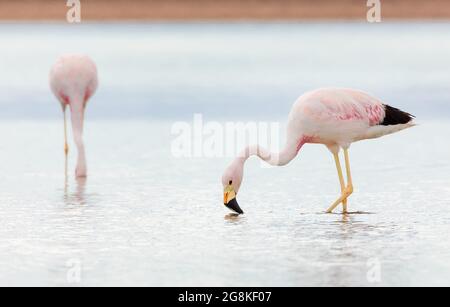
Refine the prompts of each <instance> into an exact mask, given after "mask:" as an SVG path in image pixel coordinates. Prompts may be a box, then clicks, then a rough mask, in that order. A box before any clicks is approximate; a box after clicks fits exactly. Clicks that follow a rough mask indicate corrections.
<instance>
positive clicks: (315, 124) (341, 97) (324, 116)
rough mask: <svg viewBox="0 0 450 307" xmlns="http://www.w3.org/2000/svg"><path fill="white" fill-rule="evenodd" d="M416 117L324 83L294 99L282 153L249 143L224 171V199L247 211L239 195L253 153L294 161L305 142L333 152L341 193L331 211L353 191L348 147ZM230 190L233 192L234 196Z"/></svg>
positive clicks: (276, 160) (281, 163)
mask: <svg viewBox="0 0 450 307" xmlns="http://www.w3.org/2000/svg"><path fill="white" fill-rule="evenodd" d="M413 118H414V116H412V115H411V114H409V113H406V112H403V111H401V110H399V109H396V108H393V107H391V106H389V105H387V104H384V103H383V102H382V101H381V100H379V99H377V98H375V97H372V96H371V95H369V94H367V93H364V92H362V91H359V90H353V89H341V88H324V89H319V90H315V91H311V92H308V93H306V94H304V95H303V96H301V97H300V98H299V99H298V100H297V101H296V102H295V104H294V106H293V108H292V110H291V113H290V115H289V121H288V125H287V141H286V145H285V147H284V149H283V150H282V151H281V152H279V153H271V152H268V151H267V150H266V149H264V148H262V147H260V146H259V145H254V146H249V147H247V148H246V149H245V150H244V151H243V152H242V153H241V154H240V155H239V156H238V157H237V158H236V159H235V160H234V161H233V163H232V164H231V165H230V166H229V167H228V168H227V169H226V170H225V172H224V175H223V176H222V184H223V186H224V203H225V205H226V206H227V207H228V208H229V209H232V210H233V211H235V212H238V213H242V209H240V207H239V205H238V204H237V202H236V199H235V198H236V195H237V193H238V192H239V189H240V187H241V184H242V180H243V175H244V165H245V162H246V161H247V159H249V158H250V157H251V156H258V157H259V158H261V159H262V160H264V161H266V162H267V163H269V164H271V165H273V166H284V165H287V164H288V163H289V162H290V161H292V160H293V159H294V158H295V157H296V156H297V155H298V153H299V151H300V150H301V148H302V147H303V146H304V145H305V144H323V145H325V146H327V147H328V149H329V150H330V151H331V152H332V153H333V155H334V158H335V161H336V167H337V170H338V175H339V180H340V184H341V191H342V196H341V197H340V198H339V199H338V200H337V201H336V202H335V203H334V204H333V205H332V207H331V208H330V209H329V210H328V212H331V211H332V210H333V209H334V208H335V207H336V206H337V205H338V204H340V203H342V204H343V207H344V212H346V208H347V198H348V197H349V196H350V194H352V193H353V183H352V180H351V172H350V162H349V156H348V149H349V147H350V145H351V144H352V143H354V142H357V141H361V140H366V139H374V138H378V137H382V136H384V135H388V134H392V133H395V132H398V131H401V130H404V129H406V128H409V127H412V126H414V122H413ZM341 149H344V154H345V164H346V171H347V180H348V184H347V185H345V181H344V178H343V174H342V168H341V165H340V161H339V151H340V150H341ZM230 195H231V197H230Z"/></svg>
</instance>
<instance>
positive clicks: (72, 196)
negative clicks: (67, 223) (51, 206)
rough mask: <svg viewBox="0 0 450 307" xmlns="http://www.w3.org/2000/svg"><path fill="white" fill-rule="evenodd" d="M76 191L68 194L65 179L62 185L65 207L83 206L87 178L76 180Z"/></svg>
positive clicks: (67, 182)
mask: <svg viewBox="0 0 450 307" xmlns="http://www.w3.org/2000/svg"><path fill="white" fill-rule="evenodd" d="M75 181H76V190H75V192H74V193H70V192H69V180H68V177H67V176H66V177H65V183H64V202H65V203H66V204H67V205H85V204H86V183H87V178H86V177H83V178H76V179H75Z"/></svg>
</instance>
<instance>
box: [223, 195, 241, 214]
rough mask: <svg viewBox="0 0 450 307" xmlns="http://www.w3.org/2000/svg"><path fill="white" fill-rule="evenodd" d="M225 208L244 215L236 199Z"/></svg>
mask: <svg viewBox="0 0 450 307" xmlns="http://www.w3.org/2000/svg"><path fill="white" fill-rule="evenodd" d="M225 207H227V208H228V209H230V210H232V211H234V212H236V213H237V214H244V211H242V209H241V207H239V204H238V202H237V200H236V198H233V199H232V200H230V201H229V202H228V204H225Z"/></svg>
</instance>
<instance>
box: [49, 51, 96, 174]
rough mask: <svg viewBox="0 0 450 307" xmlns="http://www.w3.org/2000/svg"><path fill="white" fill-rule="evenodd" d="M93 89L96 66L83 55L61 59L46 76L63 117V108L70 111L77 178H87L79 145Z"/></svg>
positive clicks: (82, 147)
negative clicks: (59, 104)
mask: <svg viewBox="0 0 450 307" xmlns="http://www.w3.org/2000/svg"><path fill="white" fill-rule="evenodd" d="M97 86H98V77H97V68H96V65H95V63H94V62H93V61H92V60H91V59H90V58H89V57H87V56H84V55H64V56H62V57H60V58H59V59H58V60H57V61H56V63H55V64H54V66H53V68H52V70H51V72H50V87H51V90H52V91H53V93H54V94H55V96H56V97H57V99H58V100H59V102H60V103H61V106H62V109H63V111H64V115H65V112H66V107H67V106H69V107H70V111H71V120H72V129H73V136H74V140H75V144H76V146H77V149H78V162H77V168H76V175H77V177H85V176H86V175H87V166H86V155H85V149H84V144H83V126H84V112H85V108H86V105H87V102H88V100H89V99H90V98H91V97H92V95H94V93H95V91H96V90H97ZM64 118H65V117H64ZM66 144H67V140H66ZM66 148H67V145H66ZM66 154H67V149H66Z"/></svg>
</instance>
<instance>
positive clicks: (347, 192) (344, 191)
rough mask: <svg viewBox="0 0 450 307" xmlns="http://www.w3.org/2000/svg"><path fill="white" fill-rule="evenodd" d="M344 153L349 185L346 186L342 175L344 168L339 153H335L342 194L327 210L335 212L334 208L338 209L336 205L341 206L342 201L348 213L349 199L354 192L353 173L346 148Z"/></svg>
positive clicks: (345, 211) (344, 211)
mask: <svg viewBox="0 0 450 307" xmlns="http://www.w3.org/2000/svg"><path fill="white" fill-rule="evenodd" d="M344 155H345V167H346V171H347V180H348V185H347V187H345V181H344V176H343V175H342V168H341V163H340V161H339V155H338V154H335V155H334V159H335V162H336V168H337V171H338V175H339V182H340V184H341V191H342V195H341V197H340V198H339V199H338V200H336V201H335V202H334V203H333V205H332V206H331V207H330V208H329V209H328V210H327V213H331V212H333V210H334V209H336V207H337V206H339V204H340V203H342V207H343V213H347V199H348V197H349V196H350V195H351V194H352V193H353V183H352V175H351V171H350V159H349V156H348V150H347V149H346V150H344Z"/></svg>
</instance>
